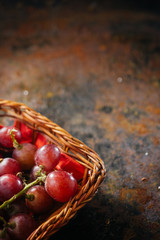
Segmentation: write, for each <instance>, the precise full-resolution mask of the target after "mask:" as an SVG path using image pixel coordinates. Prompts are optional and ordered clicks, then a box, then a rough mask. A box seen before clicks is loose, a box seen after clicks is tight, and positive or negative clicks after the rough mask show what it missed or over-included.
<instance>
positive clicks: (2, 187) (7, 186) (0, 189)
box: [0, 174, 23, 201]
mask: <svg viewBox="0 0 160 240" xmlns="http://www.w3.org/2000/svg"><path fill="white" fill-rule="evenodd" d="M22 189H23V183H22V181H21V180H20V179H19V178H18V177H17V176H15V175H13V174H4V175H2V176H1V177H0V201H6V200H8V199H9V198H11V197H12V196H13V195H14V194H16V193H18V192H19V191H21V190H22Z"/></svg>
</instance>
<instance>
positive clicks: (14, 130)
mask: <svg viewBox="0 0 160 240" xmlns="http://www.w3.org/2000/svg"><path fill="white" fill-rule="evenodd" d="M14 132H17V130H16V129H15V128H13V129H12V130H11V132H10V135H11V138H12V141H13V147H14V148H16V149H19V150H20V149H22V144H20V143H18V142H17V140H16V138H15V135H14Z"/></svg>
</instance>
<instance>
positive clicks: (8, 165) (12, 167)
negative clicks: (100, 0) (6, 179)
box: [0, 158, 21, 176]
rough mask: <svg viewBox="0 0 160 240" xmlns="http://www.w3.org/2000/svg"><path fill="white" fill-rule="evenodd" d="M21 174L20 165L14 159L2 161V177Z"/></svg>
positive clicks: (0, 163) (0, 169)
mask: <svg viewBox="0 0 160 240" xmlns="http://www.w3.org/2000/svg"><path fill="white" fill-rule="evenodd" d="M18 172H21V166H20V164H19V163H18V162H17V161H16V160H15V159H13V158H4V159H2V161H0V176H2V175H4V174H6V173H10V174H15V175H16V174H17V173H18Z"/></svg>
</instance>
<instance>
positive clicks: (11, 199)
mask: <svg viewBox="0 0 160 240" xmlns="http://www.w3.org/2000/svg"><path fill="white" fill-rule="evenodd" d="M45 179H46V175H45V174H44V173H42V172H41V176H39V177H37V179H36V180H35V181H33V182H31V183H29V184H26V185H25V187H24V188H23V189H22V190H21V191H20V192H18V193H17V194H15V195H14V196H13V197H11V198H10V199H8V200H7V201H5V202H3V203H2V204H1V205H0V210H1V209H3V208H5V207H7V206H8V205H9V204H11V203H12V202H14V201H15V200H16V199H17V198H19V197H21V196H22V195H23V194H25V193H26V192H27V190H28V189H29V188H31V187H32V186H35V185H36V184H38V183H40V182H45Z"/></svg>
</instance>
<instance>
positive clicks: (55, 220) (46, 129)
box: [0, 100, 105, 240]
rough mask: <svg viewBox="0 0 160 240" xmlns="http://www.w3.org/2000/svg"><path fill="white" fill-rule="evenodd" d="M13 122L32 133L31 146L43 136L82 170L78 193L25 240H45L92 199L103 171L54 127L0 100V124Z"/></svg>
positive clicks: (27, 110)
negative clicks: (39, 134)
mask: <svg viewBox="0 0 160 240" xmlns="http://www.w3.org/2000/svg"><path fill="white" fill-rule="evenodd" d="M15 119H16V120H18V121H19V122H22V123H25V125H26V126H28V127H30V128H31V129H33V132H34V134H33V142H34V139H35V137H36V134H37V133H38V132H40V133H42V134H44V135H45V137H46V138H47V140H48V141H49V142H51V143H55V144H56V145H57V146H58V147H59V148H60V150H61V152H64V153H66V154H67V155H69V156H71V157H72V158H74V159H75V160H76V161H77V162H79V163H80V164H82V165H83V166H84V167H85V172H84V176H83V179H82V180H80V181H79V182H78V189H79V191H78V193H77V194H76V195H75V196H74V197H73V198H72V199H71V200H70V201H68V202H67V203H65V204H60V205H59V206H58V208H56V209H53V210H52V212H51V213H50V214H49V216H47V217H46V219H45V220H43V222H42V223H41V224H40V226H39V227H38V228H37V229H36V230H35V231H34V232H33V233H32V234H31V235H30V236H29V237H28V240H29V239H30V240H31V239H32V240H33V239H47V238H48V237H49V236H50V235H52V234H53V233H55V232H56V231H58V230H59V229H60V228H61V227H62V226H63V225H65V224H67V222H68V221H69V220H70V219H71V218H72V217H73V216H74V215H75V214H76V212H77V211H78V210H79V209H80V208H81V207H83V206H84V205H85V204H86V203H87V202H88V201H90V200H91V199H92V198H93V196H94V194H95V192H96V190H97V188H98V187H99V185H100V183H101V182H102V181H103V179H104V177H105V167H104V164H103V161H102V160H101V158H100V157H99V156H98V155H97V153H96V152H95V151H94V150H92V149H90V148H89V147H88V146H86V145H85V144H84V143H83V142H81V141H80V140H78V139H76V138H74V137H72V135H70V134H69V133H68V132H67V131H65V130H64V129H62V128H61V127H60V126H58V125H57V124H56V123H53V122H52V121H50V120H49V119H48V118H46V117H45V116H43V115H41V114H40V113H38V112H36V111H34V110H33V109H31V108H29V107H28V106H26V105H24V104H23V103H16V102H12V101H7V100H0V123H1V124H3V125H5V126H6V125H9V124H11V123H12V122H13V121H14V120H15ZM17 127H18V126H17Z"/></svg>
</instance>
